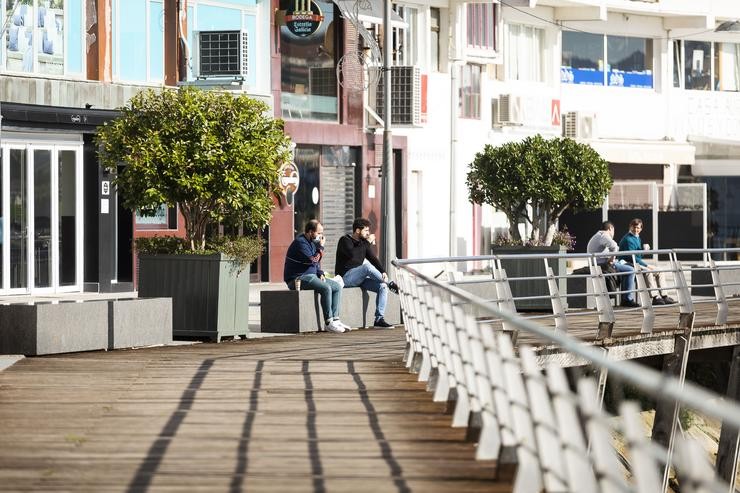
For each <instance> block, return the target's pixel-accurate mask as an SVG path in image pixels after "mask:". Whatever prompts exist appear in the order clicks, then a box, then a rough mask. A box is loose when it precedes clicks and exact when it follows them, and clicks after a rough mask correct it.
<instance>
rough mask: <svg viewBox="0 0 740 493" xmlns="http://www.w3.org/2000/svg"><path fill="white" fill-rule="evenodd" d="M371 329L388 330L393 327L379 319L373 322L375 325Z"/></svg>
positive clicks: (381, 318)
mask: <svg viewBox="0 0 740 493" xmlns="http://www.w3.org/2000/svg"><path fill="white" fill-rule="evenodd" d="M373 327H378V328H381V329H389V328H391V327H393V325H392V324H389V323H388V322H386V321H385V319H384V318H383V317H380V318H379V319H377V320H376V321H375V323H374V324H373Z"/></svg>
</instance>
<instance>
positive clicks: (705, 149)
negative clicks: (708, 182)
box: [688, 135, 740, 176]
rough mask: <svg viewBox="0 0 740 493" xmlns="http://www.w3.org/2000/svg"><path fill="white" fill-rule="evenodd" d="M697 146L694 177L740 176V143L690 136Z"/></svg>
mask: <svg viewBox="0 0 740 493" xmlns="http://www.w3.org/2000/svg"><path fill="white" fill-rule="evenodd" d="M688 140H689V141H691V142H692V143H693V144H694V145H695V146H696V163H694V166H692V167H691V174H692V175H694V176H740V141H738V140H729V139H716V138H713V137H706V136H703V135H689V136H688Z"/></svg>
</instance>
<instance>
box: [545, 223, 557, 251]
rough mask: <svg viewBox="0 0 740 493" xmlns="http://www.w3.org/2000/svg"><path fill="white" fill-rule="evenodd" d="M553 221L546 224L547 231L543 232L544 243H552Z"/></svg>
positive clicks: (553, 233)
mask: <svg viewBox="0 0 740 493" xmlns="http://www.w3.org/2000/svg"><path fill="white" fill-rule="evenodd" d="M555 231H556V228H555V223H554V222H551V223H549V224H548V225H547V233H546V234H545V245H547V246H550V245H552V239H553V237H554V236H555Z"/></svg>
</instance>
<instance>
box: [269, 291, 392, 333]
mask: <svg viewBox="0 0 740 493" xmlns="http://www.w3.org/2000/svg"><path fill="white" fill-rule="evenodd" d="M376 296H377V295H376V294H375V293H373V292H370V291H365V290H364V289H362V288H344V289H342V306H341V308H340V311H339V318H340V319H341V320H342V322H344V323H345V324H347V325H349V326H350V327H352V328H365V327H372V325H373V322H374V321H375V298H376ZM385 320H386V321H387V322H388V323H390V324H393V325H398V324H400V323H401V305H400V302H399V299H398V296H397V295H395V294H393V293H388V304H387V305H386V310H385ZM324 325H325V324H324V314H323V312H322V311H321V302H320V299H319V295H318V293H316V292H315V291H308V290H302V291H292V290H289V289H284V290H279V291H262V292H261V293H260V332H273V333H290V334H296V333H299V332H318V331H319V330H323V328H324Z"/></svg>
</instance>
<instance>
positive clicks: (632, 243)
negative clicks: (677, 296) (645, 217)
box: [619, 219, 676, 305]
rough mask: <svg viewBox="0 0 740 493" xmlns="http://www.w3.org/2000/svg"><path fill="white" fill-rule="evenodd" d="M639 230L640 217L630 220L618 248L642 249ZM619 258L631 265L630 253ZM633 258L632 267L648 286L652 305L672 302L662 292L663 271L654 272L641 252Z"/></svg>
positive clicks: (623, 249)
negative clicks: (627, 229) (627, 230)
mask: <svg viewBox="0 0 740 493" xmlns="http://www.w3.org/2000/svg"><path fill="white" fill-rule="evenodd" d="M641 231H642V219H633V220H632V221H630V230H629V232H628V233H627V234H626V235H624V236H623V237H622V239H621V240H619V249H620V250H622V251H630V250H632V251H635V250H644V248H643V247H642V240H641V239H640V232H641ZM619 258H620V260H624V261H625V262H627V263H628V264H630V265H632V256H631V255H622V256H620V257H619ZM634 258H635V260H634V261H635V265H634V268H635V270H636V271H637V272H640V273H641V274H642V275H643V277H644V278H645V283H646V284H647V286H648V292H649V293H650V294H651V295H652V297H653V305H672V304H674V303H675V302H676V300H674V299H673V298H671V297H670V296H668V295H666V294H665V293H664V292H663V273H662V272H654V271H655V267H654V266H652V265H649V264H648V263H647V262H645V261H644V260H643V259H642V255H641V254H635V255H634Z"/></svg>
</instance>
